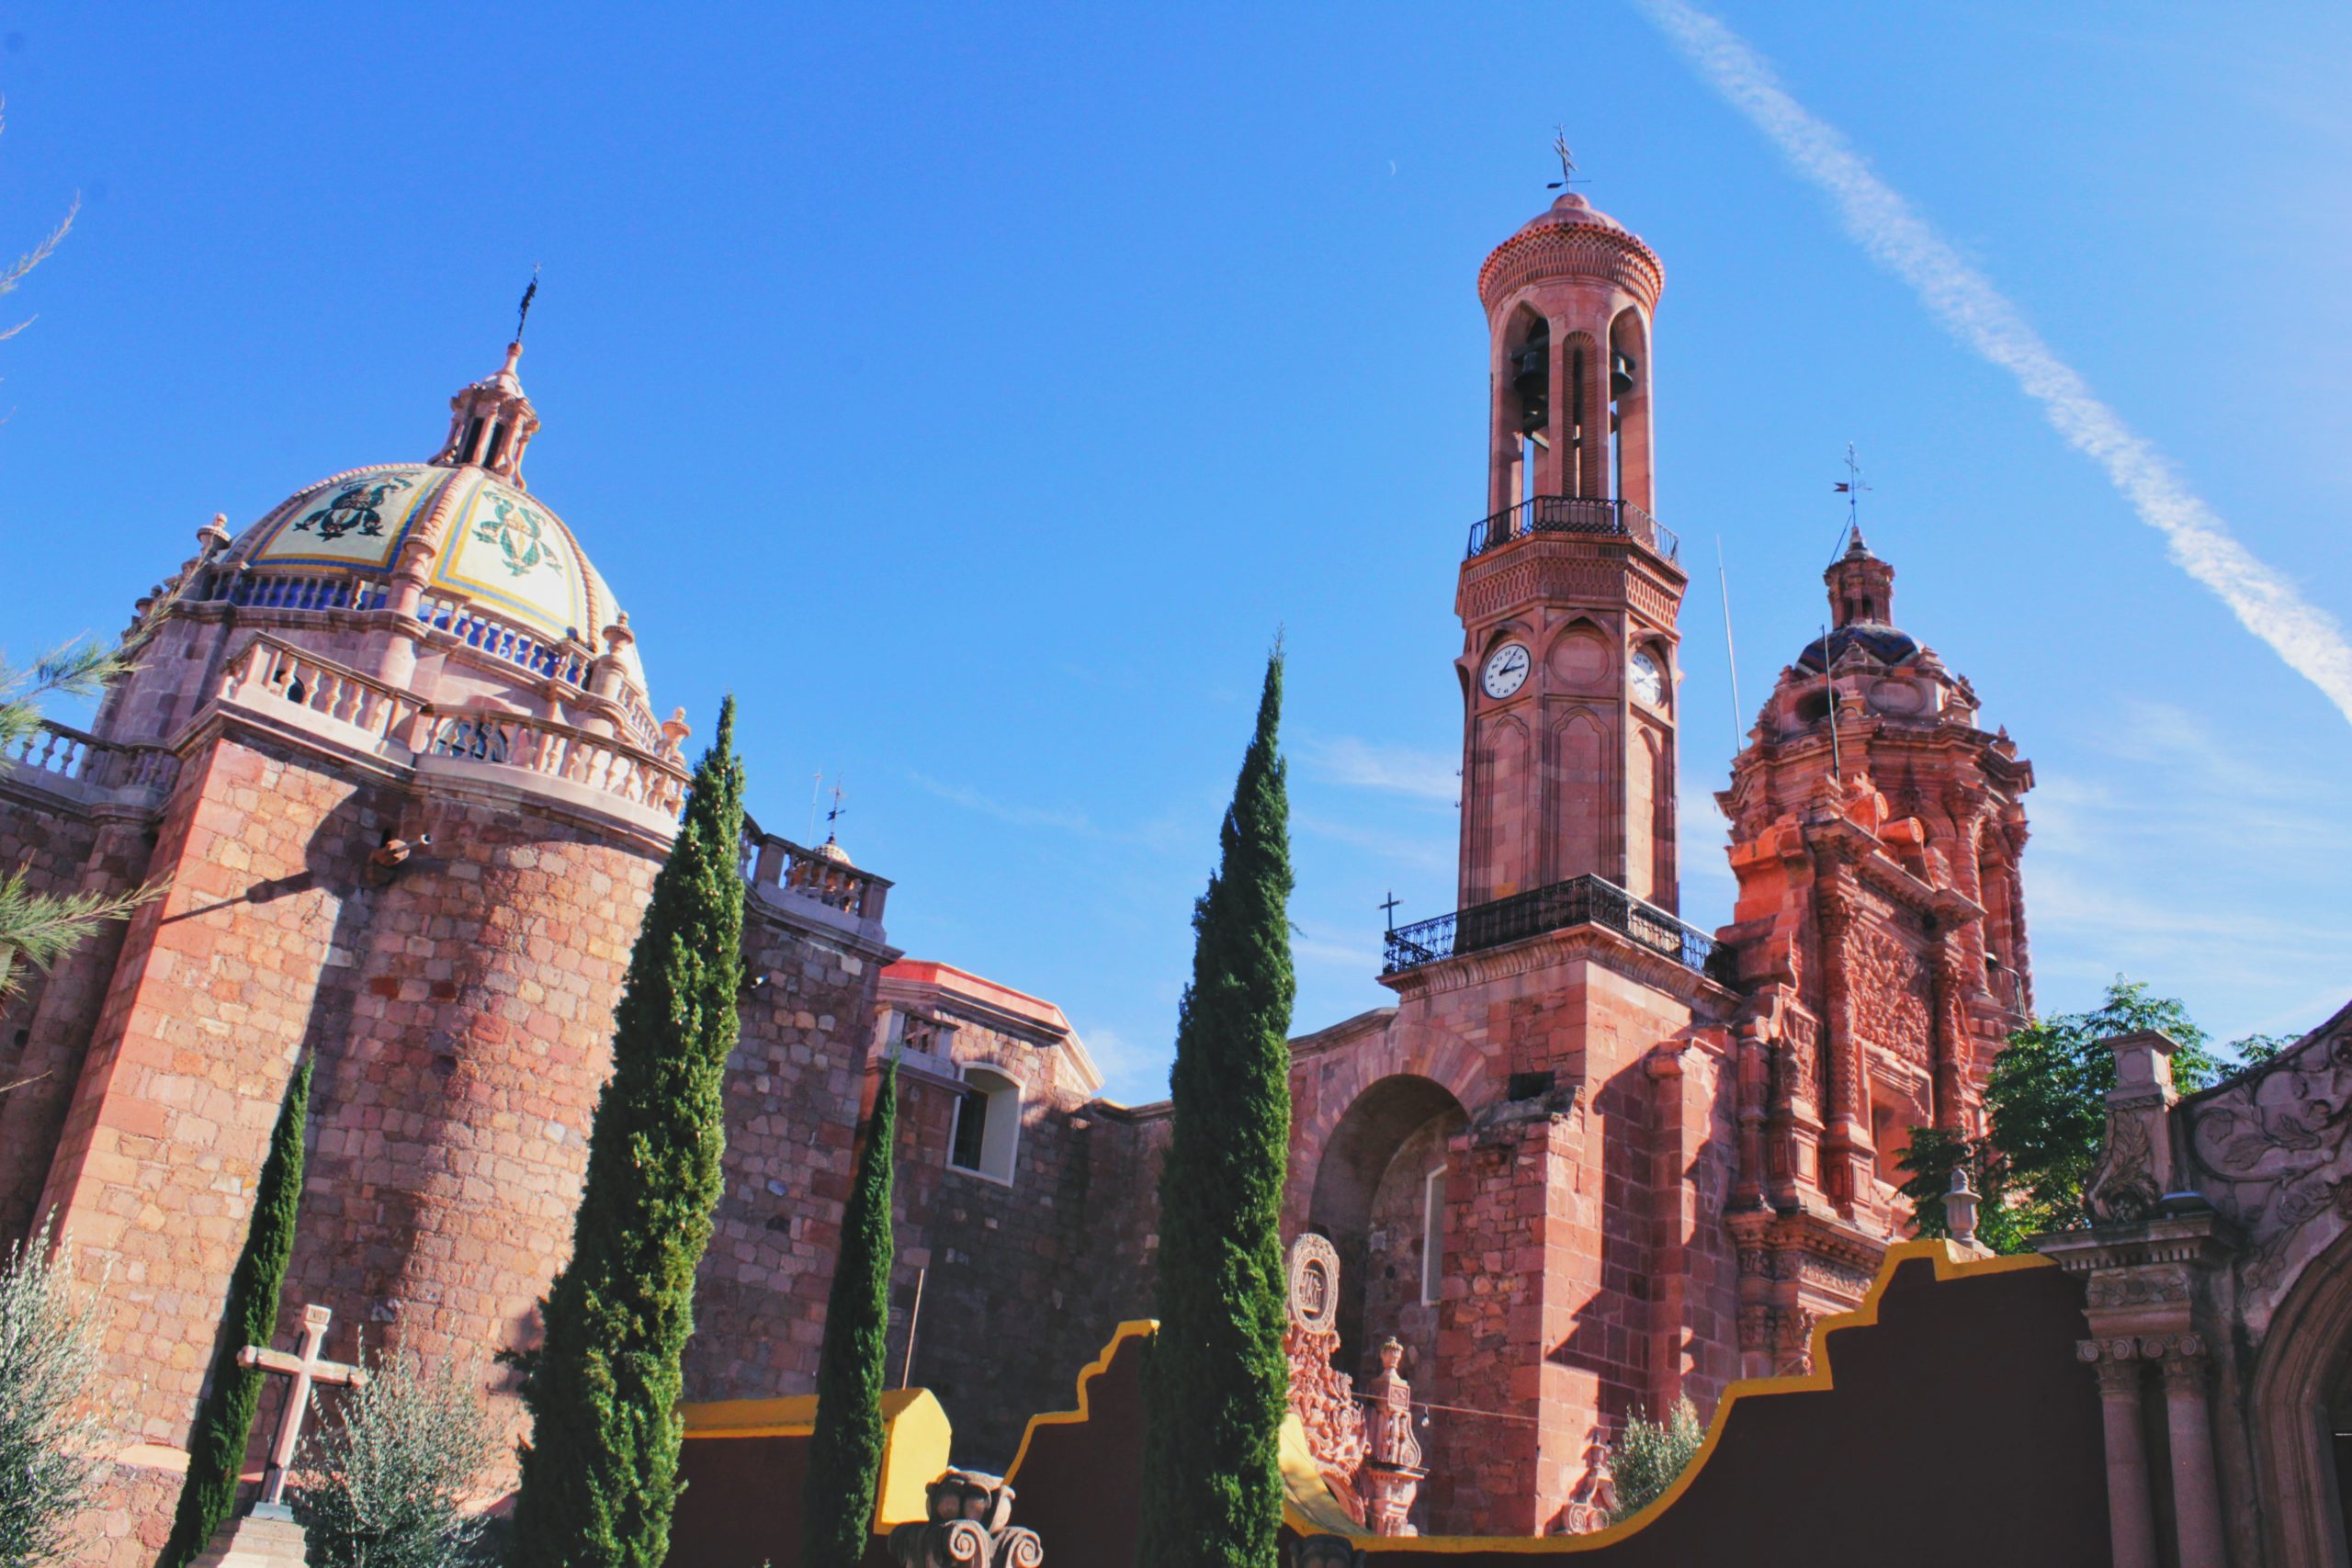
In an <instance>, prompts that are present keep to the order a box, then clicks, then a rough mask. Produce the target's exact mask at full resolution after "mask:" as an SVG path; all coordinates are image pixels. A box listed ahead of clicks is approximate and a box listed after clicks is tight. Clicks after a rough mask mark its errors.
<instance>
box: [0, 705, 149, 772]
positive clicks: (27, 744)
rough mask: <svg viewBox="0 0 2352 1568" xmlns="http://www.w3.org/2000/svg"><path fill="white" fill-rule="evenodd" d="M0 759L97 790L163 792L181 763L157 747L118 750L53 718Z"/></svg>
mask: <svg viewBox="0 0 2352 1568" xmlns="http://www.w3.org/2000/svg"><path fill="white" fill-rule="evenodd" d="M0 761H8V762H13V763H15V764H16V765H17V767H19V768H22V769H25V770H27V771H28V772H31V773H46V774H48V775H50V776H51V777H52V778H56V779H62V780H68V781H71V782H73V783H74V784H88V785H91V786H92V787H94V788H101V789H119V788H124V787H130V788H135V789H165V788H169V787H170V785H171V783H172V781H173V779H175V778H176V777H177V776H178V774H179V759H178V758H176V757H175V756H173V755H172V754H171V752H169V751H167V750H164V748H163V747H161V746H117V745H115V744H113V743H112V742H111V741H106V740H101V739H98V738H97V737H96V736H95V735H89V734H85V732H83V731H82V730H79V729H75V728H73V727H72V726H70V725H63V724H58V723H56V722H54V721H53V720H51V719H42V720H41V721H40V727H39V728H36V729H34V730H33V731H32V732H31V733H30V734H28V735H25V736H23V737H21V738H20V739H17V741H16V742H14V743H13V744H12V745H10V746H9V747H8V748H7V749H6V751H5V752H0Z"/></svg>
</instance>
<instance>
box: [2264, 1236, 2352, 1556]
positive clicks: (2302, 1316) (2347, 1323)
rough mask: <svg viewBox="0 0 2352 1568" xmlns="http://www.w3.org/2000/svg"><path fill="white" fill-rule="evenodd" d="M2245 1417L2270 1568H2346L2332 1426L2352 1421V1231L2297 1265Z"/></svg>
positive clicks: (2342, 1478)
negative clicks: (2299, 1270) (2248, 1421)
mask: <svg viewBox="0 0 2352 1568" xmlns="http://www.w3.org/2000/svg"><path fill="white" fill-rule="evenodd" d="M2248 1413H2249V1415H2250V1416H2252V1421H2251V1426H2252V1427H2253V1437H2254V1469H2255V1485H2256V1489H2257V1491H2258V1493H2259V1495H2260V1498H2259V1501H2260V1506H2261V1514H2262V1517H2263V1533H2264V1535H2265V1536H2266V1537H2267V1540H2265V1542H2264V1546H2265V1549H2266V1555H2267V1559H2268V1560H2269V1561H2270V1562H2273V1563H2276V1564H2278V1568H2345V1565H2346V1563H2352V1546H2347V1543H2346V1537H2345V1528H2344V1501H2343V1498H2344V1491H2343V1488H2344V1485H2345V1483H2346V1480H2347V1479H2352V1477H2346V1475H2345V1474H2344V1473H2343V1472H2342V1471H2341V1470H2340V1469H2339V1467H2338V1464H2337V1461H2336V1454H2335V1428H2336V1427H2339V1426H2347V1427H2352V1421H2346V1420H2345V1419H2344V1417H2346V1416H2352V1232H2347V1233H2346V1234H2345V1235H2339V1236H2337V1237H2336V1238H2335V1241H2334V1242H2332V1243H2330V1244H2329V1246H2328V1247H2327V1250H2326V1251H2324V1252H2323V1253H2321V1254H2320V1255H2319V1256H2318V1257H2317V1258H2313V1259H2312V1261H2311V1263H2310V1264H2309V1265H2308V1266H2307V1267H2305V1269H2303V1272H2302V1276H2301V1278H2300V1279H2298V1280H2296V1281H2295V1283H2294V1286H2293V1287H2292V1288H2291V1289H2290V1291H2289V1292H2287V1297H2286V1300H2285V1301H2283V1302H2281V1303H2279V1306H2278V1312H2277V1313H2276V1314H2274V1315H2273V1316H2272V1318H2271V1320H2270V1331H2269V1333H2268V1334H2267V1335H2266V1336H2265V1337H2264V1338H2263V1341H2262V1348H2261V1350H2260V1351H2259V1352H2258V1353H2257V1355H2256V1361H2255V1367H2254V1381H2253V1390H2252V1395H2251V1398H2250V1399H2249V1400H2248Z"/></svg>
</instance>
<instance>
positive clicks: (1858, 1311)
mask: <svg viewBox="0 0 2352 1568" xmlns="http://www.w3.org/2000/svg"><path fill="white" fill-rule="evenodd" d="M1914 1258H1929V1259H1932V1260H1933V1261H1934V1263H1935V1266H1936V1280H1937V1281H1938V1282H1939V1283H1941V1282H1942V1281H1944V1280H1954V1279H1968V1278H1975V1277H1978V1276H1982V1275H1987V1274H2007V1273H2013V1272H2015V1271H2017V1270H2018V1269H2052V1268H2055V1267H2057V1265H2055V1264H2053V1263H2052V1262H2051V1261H2050V1259H2048V1258H2043V1257H2041V1256H2040V1255H2039V1254H2036V1253H2028V1254H2026V1255H2025V1256H2023V1257H2020V1258H1960V1257H1957V1256H1955V1255H1954V1254H1953V1252H1952V1250H1951V1247H1950V1246H1949V1245H1947V1244H1946V1243H1945V1242H1943V1241H1941V1240H1927V1241H1905V1242H1898V1243H1897V1244H1895V1245H1894V1246H1893V1247H1888V1248H1887V1250H1886V1257H1885V1258H1883V1259H1882V1260H1881V1261H1880V1263H1879V1269H1878V1277H1877V1278H1876V1279H1874V1280H1871V1288H1870V1290H1869V1291H1868V1292H1865V1293H1864V1295H1863V1297H1862V1304H1861V1305H1860V1306H1858V1307H1856V1308H1855V1309H1854V1310H1853V1311H1852V1312H1849V1313H1840V1314H1838V1315H1837V1316H1836V1317H1828V1318H1824V1319H1822V1320H1821V1321H1820V1322H1819V1323H1816V1324H1815V1325H1813V1371H1810V1372H1806V1373H1804V1375H1803V1376H1800V1377H1780V1378H1742V1379H1740V1381H1739V1382H1736V1383H1734V1384H1732V1385H1731V1387H1729V1388H1727V1389H1725V1390H1724V1397H1723V1399H1722V1401H1721V1403H1719V1404H1717V1405H1716V1406H1715V1416H1714V1419H1713V1420H1712V1421H1710V1422H1708V1423H1707V1437H1706V1440H1705V1441H1704V1442H1702V1443H1701V1444H1700V1445H1699V1451H1698V1452H1697V1453H1696V1454H1694V1455H1692V1456H1691V1462H1690V1463H1689V1464H1688V1465H1685V1466H1684V1467H1683V1470H1682V1473H1681V1474H1680V1475H1679V1476H1677V1477H1675V1480H1674V1484H1673V1485H1671V1486H1669V1487H1668V1488H1667V1489H1666V1491H1665V1492H1664V1493H1663V1494H1661V1495H1659V1496H1658V1497H1657V1499H1656V1500H1655V1501H1654V1502H1652V1503H1651V1504H1650V1506H1648V1507H1646V1508H1644V1509H1643V1510H1642V1511H1641V1512H1640V1513H1638V1514H1635V1515H1634V1517H1632V1518H1630V1519H1626V1520H1624V1521H1623V1522H1622V1523H1619V1524H1613V1525H1611V1526H1610V1527H1609V1528H1608V1529H1604V1530H1598V1531H1595V1532H1594V1533H1593V1534H1591V1535H1566V1536H1561V1535H1540V1536H1489V1535H1421V1536H1367V1535H1364V1534H1363V1532H1362V1531H1361V1530H1349V1531H1346V1532H1340V1531H1335V1530H1333V1529H1330V1528H1329V1526H1328V1525H1322V1524H1318V1523H1317V1522H1315V1521H1314V1520H1313V1518H1312V1517H1310V1516H1309V1515H1307V1514H1306V1513H1304V1512H1301V1511H1300V1510H1297V1509H1295V1508H1294V1507H1293V1506H1291V1505H1290V1501H1289V1499H1287V1498H1285V1499H1284V1502H1283V1523H1284V1524H1287V1525H1288V1526H1290V1528H1291V1529H1294V1530H1296V1531H1298V1532H1299V1533H1301V1534H1303V1535H1332V1534H1339V1533H1346V1534H1347V1535H1349V1536H1350V1537H1351V1539H1355V1540H1362V1541H1363V1542H1364V1543H1366V1545H1367V1546H1369V1545H1371V1543H1373V1542H1374V1541H1377V1542H1378V1545H1377V1547H1376V1548H1375V1550H1377V1551H1383V1552H1390V1551H1426V1552H1437V1553H1443V1552H1464V1551H1493V1552H1523V1553H1527V1554H1530V1555H1532V1554H1536V1553H1544V1552H1560V1553H1566V1552H1573V1551H1598V1550H1599V1549H1600V1548H1601V1547H1604V1546H1613V1545H1615V1544H1616V1543H1617V1542H1618V1541H1621V1540H1624V1539H1625V1538H1626V1537H1627V1536H1630V1535H1632V1534H1634V1532H1636V1531H1638V1530H1642V1529H1647V1528H1648V1527H1649V1525H1650V1524H1651V1522H1652V1521H1654V1520H1656V1519H1657V1517H1658V1516H1659V1515H1661V1514H1663V1513H1665V1512H1666V1510H1667V1509H1668V1508H1670V1507H1672V1506H1674V1503H1675V1499H1677V1498H1679V1497H1680V1496H1681V1495H1682V1494H1683V1493H1684V1492H1686V1491H1688V1490H1690V1488H1691V1484H1692V1483H1694V1482H1695V1481H1696V1480H1697V1479H1698V1476H1699V1472H1700V1471H1702V1470H1703V1469H1704V1468H1706V1463H1707V1461H1708V1460H1709V1459H1710V1458H1711V1457H1713V1454H1714V1451H1715V1445H1716V1443H1718V1442H1719V1441H1721V1440H1722V1438H1723V1434H1724V1417H1725V1416H1728V1415H1729V1414H1730V1412H1731V1408H1732V1406H1733V1405H1735V1404H1738V1403H1739V1402H1740V1401H1741V1400H1743V1399H1765V1398H1770V1396H1772V1395H1774V1394H1781V1393H1822V1392H1824V1391H1826V1390H1827V1389H1830V1388H1832V1387H1834V1386H1835V1385H1836V1381H1837V1380H1836V1377H1835V1375H1834V1373H1833V1371H1832V1369H1831V1367H1830V1365H1829V1336H1830V1335H1832V1334H1833V1333H1836V1332H1837V1331H1838V1330H1839V1329H1845V1328H1867V1327H1869V1326H1871V1325H1873V1324H1875V1323H1877V1322H1878V1306H1879V1299H1880V1298H1881V1297H1882V1296H1883V1295H1885V1293H1886V1287H1887V1283H1888V1281H1889V1280H1893V1279H1894V1270H1895V1269H1897V1268H1898V1267H1900V1266H1901V1265H1903V1264H1905V1263H1908V1262H1910V1261H1912V1260H1913V1259H1914ZM1317 1490H1318V1491H1319V1490H1321V1484H1320V1481H1319V1478H1318V1481H1317Z"/></svg>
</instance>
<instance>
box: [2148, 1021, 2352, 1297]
mask: <svg viewBox="0 0 2352 1568" xmlns="http://www.w3.org/2000/svg"><path fill="white" fill-rule="evenodd" d="M2347 1134H2352V1028H2340V1029H2337V1030H2336V1031H2335V1032H2332V1033H2323V1034H2320V1035H2318V1036H2316V1037H2314V1038H2312V1039H2308V1040H2306V1041H2304V1042H2303V1043H2301V1044H2300V1045H2297V1046H2295V1047H2293V1048H2292V1049H2290V1050H2289V1051H2287V1052H2285V1053H2282V1054H2281V1055H2279V1056H2278V1058H2277V1060H2276V1061H2275V1063H2274V1064H2273V1065H2272V1066H2271V1067H2270V1069H2269V1070H2268V1071H2267V1072H2262V1073H2258V1074H2255V1075H2252V1076H2250V1077H2245V1078H2241V1079H2239V1080H2238V1081H2237V1082H2235V1083H2233V1084H2232V1085H2230V1086H2229V1087H2228V1088H2226V1089H2222V1090H2221V1091H2219V1092H2217V1093H2216V1094H2215V1095H2214V1096H2213V1098H2212V1099H2211V1100H2207V1101H2205V1102H2204V1103H2203V1104H2201V1105H2200V1106H2199V1108H2198V1109H2197V1111H2195V1113H2194V1120H2193V1121H2192V1122H2190V1126H2189V1140H2188V1141H2189V1147H2190V1150H2191V1152H2192V1154H2193V1155H2194V1156H2195V1158H2196V1161H2197V1163H2198V1164H2199V1165H2200V1166H2202V1167H2203V1168H2205V1170H2206V1171H2207V1172H2208V1173H2210V1174H2209V1176H2208V1178H2207V1179H2204V1180H2202V1181H2200V1182H2199V1184H2198V1185H2199V1187H2200V1188H2201V1189H2203V1190H2204V1191H2205V1192H2206V1194H2207V1195H2208V1196H2209V1197H2211V1199H2212V1201H2213V1206H2214V1207H2215V1208H2217V1209H2219V1210H2220V1211H2221V1212H2222V1214H2223V1215H2225V1216H2226V1217H2228V1218H2229V1219H2230V1220H2232V1221H2233V1222H2234V1223H2235V1224H2237V1225H2239V1226H2240V1227H2241V1228H2242V1229H2244V1230H2245V1233H2246V1239H2247V1240H2248V1241H2249V1242H2250V1243H2252V1251H2251V1254H2250V1255H2249V1256H2248V1257H2247V1258H2246V1259H2245V1263H2244V1264H2243V1265H2242V1266H2241V1269H2242V1278H2243V1279H2244V1280H2245V1284H2246V1286H2247V1288H2248V1289H2249V1290H2250V1291H2252V1292H2256V1294H2257V1295H2258V1296H2259V1297H2260V1298H2262V1299H2261V1300H2259V1301H2256V1302H2249V1303H2248V1312H2247V1321H2248V1324H2249V1325H2250V1326H2253V1327H2256V1328H2257V1329H2259V1327H2260V1326H2261V1325H2264V1324H2266V1323H2267V1320H2268V1315H2269V1309H2270V1308H2271V1307H2272V1306H2273V1305H2275V1303H2276V1301H2277V1300H2278V1298H2279V1297H2282V1296H2283V1295H2284V1294H2285V1293H2286V1289H2287V1287H2288V1286H2289V1285H2290V1284H2291V1283H2292V1282H2293V1280H2292V1275H2293V1273H2294V1272H2295V1271H2297V1270H2299V1269H2300V1268H2301V1264H2302V1263H2303V1261H2304V1260H2306V1259H2308V1258H2314V1257H2316V1256H2318V1255H2319V1253H2320V1252H2321V1251H2322V1250H2324V1248H2325V1247H2326V1246H2327V1244H2328V1243H2329V1242H2331V1241H2333V1240H2334V1239H2335V1236H2336V1235H2339V1234H2340V1233H2341V1232H2342V1231H2343V1230H2344V1229H2345V1228H2346V1224H2347V1223H2352V1138H2347Z"/></svg>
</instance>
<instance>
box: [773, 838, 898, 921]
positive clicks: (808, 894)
mask: <svg viewBox="0 0 2352 1568" xmlns="http://www.w3.org/2000/svg"><path fill="white" fill-rule="evenodd" d="M741 867H742V873H743V880H744V881H746V882H748V883H750V884H751V885H752V886H754V887H774V888H778V889H780V890H782V891H784V892H787V893H796V894H798V895H799V896H801V897H805V898H813V899H815V900H816V901H817V902H818V903H820V904H822V905H824V906H825V907H826V908H831V909H839V910H840V911H842V913H843V914H845V915H852V916H854V917H856V918H857V919H862V920H871V921H873V922H875V923H876V925H879V924H880V923H881V919H882V903H883V900H884V898H885V897H888V893H889V890H890V882H889V879H888V877H882V876H876V875H875V874H873V873H872V872H870V871H860V870H858V869H857V867H855V866H854V865H852V864H850V863H849V862H848V861H847V860H844V859H836V858H835V857H834V856H833V855H830V854H825V853H820V852H818V851H816V850H810V849H803V848H802V847H801V846H800V845H798V844H796V843H794V842H793V841H792V840H789V839H786V838H783V837H780V836H779V835H777V834H775V833H763V832H762V831H760V825H759V824H758V823H757V822H754V821H752V819H751V818H750V817H748V816H747V817H745V818H743V841H742V847H741Z"/></svg>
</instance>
